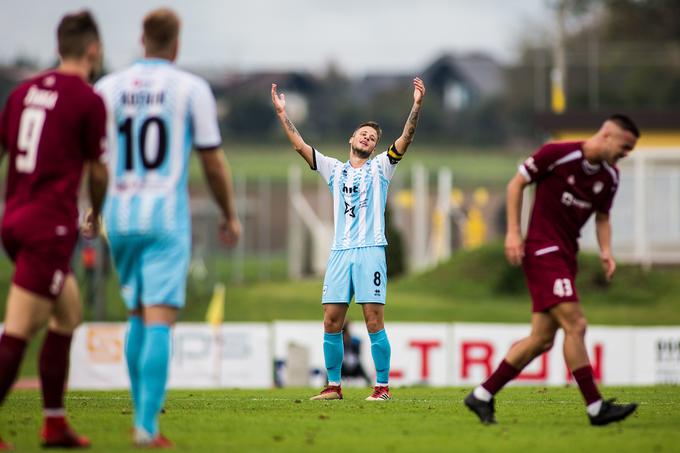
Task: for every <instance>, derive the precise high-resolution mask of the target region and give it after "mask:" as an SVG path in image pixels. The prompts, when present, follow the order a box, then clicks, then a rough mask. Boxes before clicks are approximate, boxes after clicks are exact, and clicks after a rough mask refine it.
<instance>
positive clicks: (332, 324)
mask: <svg viewBox="0 0 680 453" xmlns="http://www.w3.org/2000/svg"><path fill="white" fill-rule="evenodd" d="M342 324H343V320H342V319H336V318H324V320H323V330H324V332H326V333H338V332H340V331H341V330H342Z"/></svg>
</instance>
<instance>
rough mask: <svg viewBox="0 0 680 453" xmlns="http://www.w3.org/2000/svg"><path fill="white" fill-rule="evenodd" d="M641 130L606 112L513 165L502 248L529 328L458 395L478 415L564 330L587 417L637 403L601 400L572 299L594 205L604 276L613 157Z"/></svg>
mask: <svg viewBox="0 0 680 453" xmlns="http://www.w3.org/2000/svg"><path fill="white" fill-rule="evenodd" d="M639 137H640V132H639V131H638V128H637V126H636V125H635V123H633V121H631V120H630V118H628V117H626V116H623V115H612V116H611V117H609V119H607V120H606V121H605V122H604V124H603V125H602V127H601V128H600V129H599V131H598V132H597V133H596V134H595V135H594V136H592V137H591V138H589V139H588V140H586V141H584V142H562V143H548V144H546V145H545V146H543V147H542V148H541V149H539V150H538V152H536V154H534V155H533V156H532V157H530V158H528V159H527V160H526V161H524V163H523V164H522V165H520V167H519V172H518V173H517V174H516V175H515V177H514V178H513V179H512V180H511V181H510V183H509V184H508V194H507V220H508V224H507V234H506V238H505V254H506V257H507V259H508V261H509V262H510V264H512V265H514V266H518V265H520V264H521V265H522V266H523V268H524V274H525V276H526V281H527V286H528V287H529V293H530V294H531V299H532V303H533V310H532V311H533V314H532V318H531V333H530V335H529V336H528V337H526V338H524V339H522V340H520V341H519V342H517V343H516V344H515V345H514V346H513V347H512V348H510V351H509V352H508V354H507V355H506V356H505V359H504V360H503V361H502V362H501V364H500V365H499V367H498V368H497V369H496V371H494V373H493V374H492V375H491V376H490V377H489V378H488V379H487V380H486V381H484V383H482V384H481V385H480V386H479V387H477V388H475V389H474V391H473V392H472V393H470V394H469V395H468V396H467V397H466V398H465V404H466V405H467V406H468V408H470V409H471V410H472V411H474V412H475V413H476V414H477V415H478V416H479V418H480V420H481V421H482V422H483V423H495V422H496V420H495V417H494V398H493V396H494V395H495V394H496V393H497V392H498V391H500V389H501V388H503V386H505V384H507V383H508V382H509V381H511V380H512V379H514V378H515V377H516V376H517V375H518V374H519V373H520V372H521V370H522V369H523V368H524V367H526V366H527V365H528V364H529V363H531V361H532V360H533V359H534V358H536V357H538V356H539V355H541V354H542V353H544V352H546V351H548V350H550V348H552V345H553V341H554V339H555V333H556V332H557V329H559V328H562V329H563V330H564V360H565V362H566V364H567V366H568V367H569V370H571V372H572V374H573V375H574V379H575V380H576V383H577V384H578V386H579V389H580V390H581V393H582V394H583V398H584V399H585V402H586V404H587V413H588V417H589V419H590V422H591V424H593V425H606V424H608V423H611V422H614V421H618V420H622V419H624V418H626V417H627V416H628V415H630V414H631V413H633V411H634V410H635V408H636V407H637V405H636V404H615V403H613V402H612V400H609V401H603V399H602V396H601V395H600V392H599V391H598V389H597V386H596V385H595V379H594V376H593V369H592V367H591V366H590V361H589V359H588V353H587V351H586V346H585V333H586V325H587V323H586V319H585V316H584V315H583V312H582V311H581V306H580V304H579V303H578V301H579V298H578V295H577V293H576V286H575V285H574V282H575V279H576V271H577V262H576V255H577V252H578V238H579V236H580V231H581V228H582V227H583V225H584V224H585V223H586V221H587V220H588V218H589V217H590V216H591V214H592V213H593V212H595V225H596V227H595V228H596V233H597V240H598V245H599V247H600V260H601V262H602V267H603V268H604V271H605V274H606V277H607V279H608V280H609V279H611V278H612V276H613V275H614V271H615V270H616V263H615V262H614V258H613V257H612V250H611V224H610V223H609V211H610V209H611V206H612V202H613V200H614V195H615V194H616V190H617V188H618V185H619V171H618V169H617V168H616V163H617V162H618V161H619V160H620V159H623V158H624V157H626V156H627V155H628V154H629V153H630V152H631V151H632V150H633V148H634V147H635V144H636V143H637V140H638V138H639ZM531 183H536V197H535V201H534V207H533V210H532V213H531V221H530V223H529V230H528V232H527V238H526V243H525V242H524V241H523V240H522V236H521V230H520V212H521V207H522V192H523V190H524V188H525V187H526V186H527V185H528V184H531Z"/></svg>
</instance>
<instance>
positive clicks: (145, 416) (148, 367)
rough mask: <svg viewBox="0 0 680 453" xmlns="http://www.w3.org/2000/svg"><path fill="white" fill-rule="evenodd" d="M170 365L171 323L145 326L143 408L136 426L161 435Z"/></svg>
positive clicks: (142, 374) (141, 391)
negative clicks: (160, 424)
mask: <svg viewBox="0 0 680 453" xmlns="http://www.w3.org/2000/svg"><path fill="white" fill-rule="evenodd" d="M169 364H170V326H168V325H166V324H150V325H147V326H145V327H144V347H143V348H142V355H141V357H140V369H139V371H140V376H141V379H140V381H141V382H140V386H139V394H140V403H139V406H140V410H139V413H138V414H137V415H136V416H135V426H137V427H140V428H143V429H144V430H145V431H146V432H147V433H149V434H151V435H152V436H155V435H157V434H158V414H159V413H160V411H161V408H162V407H163V403H164V401H165V389H166V386H167V383H168V367H169Z"/></svg>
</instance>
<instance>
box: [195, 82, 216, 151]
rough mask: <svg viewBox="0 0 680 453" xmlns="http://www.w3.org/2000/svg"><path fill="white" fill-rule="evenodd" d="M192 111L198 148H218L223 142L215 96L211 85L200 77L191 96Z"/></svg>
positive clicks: (196, 146)
mask: <svg viewBox="0 0 680 453" xmlns="http://www.w3.org/2000/svg"><path fill="white" fill-rule="evenodd" d="M189 102H190V112H191V121H192V127H193V130H194V147H195V148H196V149H198V150H201V149H211V148H217V147H218V146H220V145H221V144H222V138H221V137H220V128H219V125H218V124H217V108H216V105H215V97H214V96H213V94H212V91H210V86H209V85H208V83H207V82H206V81H205V80H203V79H198V81H197V83H196V86H195V88H194V90H193V92H192V94H191V97H190V100H189Z"/></svg>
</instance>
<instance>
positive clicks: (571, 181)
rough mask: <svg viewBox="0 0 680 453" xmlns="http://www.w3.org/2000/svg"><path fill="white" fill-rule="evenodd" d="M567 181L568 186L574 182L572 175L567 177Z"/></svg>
mask: <svg viewBox="0 0 680 453" xmlns="http://www.w3.org/2000/svg"><path fill="white" fill-rule="evenodd" d="M567 183H569V185H570V186H573V185H574V184H575V183H576V178H575V177H574V175H569V177H568V178H567Z"/></svg>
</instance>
